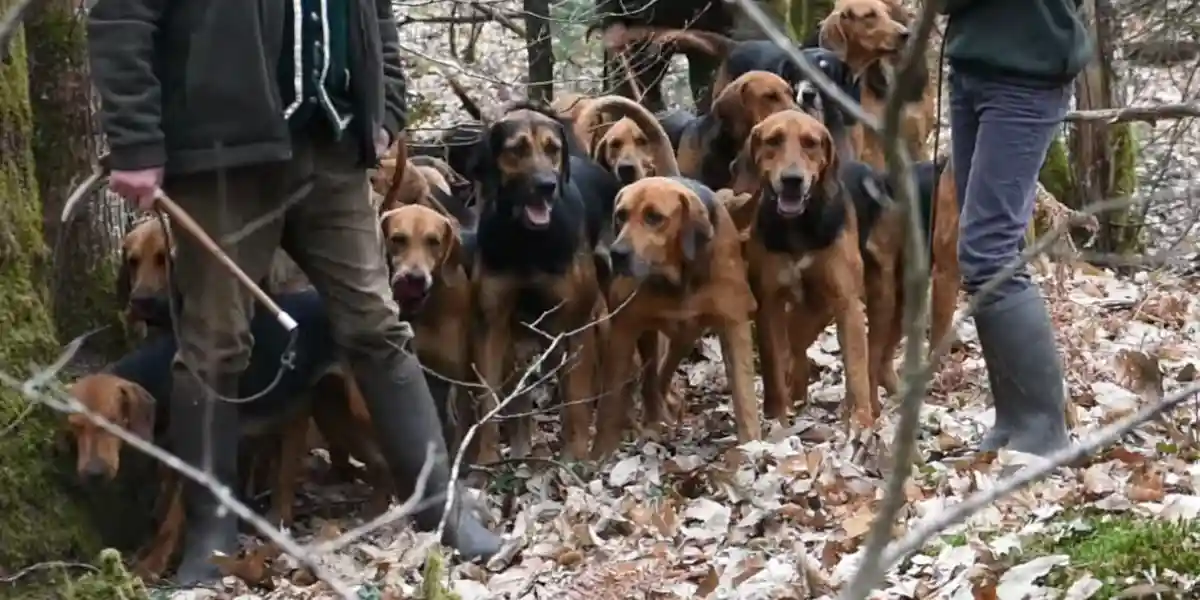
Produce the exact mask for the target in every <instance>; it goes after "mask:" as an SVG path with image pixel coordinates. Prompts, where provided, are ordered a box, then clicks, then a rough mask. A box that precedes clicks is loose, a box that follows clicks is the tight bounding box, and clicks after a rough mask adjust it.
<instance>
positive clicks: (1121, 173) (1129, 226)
mask: <svg viewBox="0 0 1200 600" xmlns="http://www.w3.org/2000/svg"><path fill="white" fill-rule="evenodd" d="M1109 131H1110V133H1109V136H1110V137H1109V140H1110V142H1111V144H1112V148H1113V181H1112V191H1111V193H1110V194H1108V196H1110V197H1113V198H1124V197H1127V196H1132V195H1133V194H1134V193H1135V192H1137V184H1138V178H1137V160H1138V143H1137V136H1136V135H1135V133H1134V130H1133V124H1132V123H1121V124H1118V125H1114V126H1113V127H1112V128H1111V129H1110V130H1109ZM1142 214H1143V213H1142V211H1141V210H1140V208H1139V207H1136V206H1134V207H1129V208H1127V209H1125V210H1118V211H1110V212H1107V213H1105V215H1104V216H1103V217H1102V218H1103V229H1102V231H1101V235H1100V242H1101V248H1102V249H1103V250H1105V251H1108V252H1113V253H1116V254H1122V255H1132V254H1138V253H1140V252H1142V251H1143V250H1145V247H1146V239H1145V227H1144V223H1143V222H1142Z"/></svg>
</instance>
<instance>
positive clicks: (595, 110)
mask: <svg viewBox="0 0 1200 600" xmlns="http://www.w3.org/2000/svg"><path fill="white" fill-rule="evenodd" d="M610 114H611V115H613V116H615V117H617V118H628V119H629V120H631V121H633V122H634V123H635V124H637V126H638V127H639V128H640V129H641V130H642V132H644V133H645V134H646V135H647V136H649V137H650V145H651V146H652V147H653V148H654V165H655V167H656V168H657V169H658V171H659V172H658V175H660V176H663V177H677V176H679V162H678V161H676V160H675V151H674V150H673V149H672V148H671V138H670V137H668V136H667V132H666V130H665V129H663V126H662V124H661V123H659V122H658V119H655V118H654V115H653V114H652V113H651V112H650V111H649V109H647V108H646V107H644V106H642V105H640V104H638V103H636V102H634V101H633V100H630V99H629V98H626V97H624V96H601V97H599V98H596V99H595V100H594V101H592V102H590V103H588V105H587V107H585V108H584V109H583V111H582V112H580V113H579V118H578V119H576V120H575V123H574V128H575V137H576V139H579V140H580V141H584V142H587V141H590V140H591V139H592V135H593V133H592V132H593V131H595V129H596V128H597V127H599V126H600V124H601V123H602V122H603V121H602V119H603V118H604V117H605V115H610ZM587 146H588V147H591V144H590V143H588V144H587Z"/></svg>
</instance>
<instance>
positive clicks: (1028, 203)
mask: <svg viewBox="0 0 1200 600" xmlns="http://www.w3.org/2000/svg"><path fill="white" fill-rule="evenodd" d="M1070 97H1071V91H1070V85H1063V86H1061V87H1050V88H1048V87H1046V86H1045V84H1041V83H1039V82H1027V81H1023V80H1020V79H1013V78H1004V79H1001V78H992V77H986V78H985V77H980V76H976V75H972V74H969V73H962V72H953V71H952V72H951V73H950V130H951V134H950V135H951V146H952V148H951V156H952V160H953V165H954V182H955V184H956V186H957V188H958V207H959V214H960V219H959V230H958V260H959V266H960V268H961V270H962V277H963V286H964V287H965V288H966V290H967V292H968V293H970V294H972V295H973V294H975V293H976V292H977V291H978V290H979V288H981V287H982V286H983V285H984V284H986V283H987V282H988V281H990V280H992V279H993V278H995V276H996V275H997V274H999V273H1000V272H1001V271H1003V270H1005V268H1007V267H1008V266H1009V265H1011V264H1012V263H1013V262H1014V261H1015V260H1017V257H1018V256H1019V255H1020V253H1021V250H1022V248H1023V247H1024V240H1025V231H1026V228H1027V227H1028V226H1029V220H1030V219H1031V218H1032V217H1033V209H1034V201H1035V199H1036V194H1037V180H1038V171H1039V170H1041V167H1042V162H1043V161H1045V159H1046V151H1047V150H1048V149H1049V148H1050V142H1051V141H1053V139H1054V134H1055V131H1056V130H1057V128H1058V126H1059V124H1060V123H1061V122H1062V119H1063V117H1064V116H1065V115H1066V112H1067V106H1068V102H1069V101H1070ZM1030 285H1031V283H1030V281H1029V273H1028V271H1026V269H1024V268H1022V269H1020V270H1018V271H1017V272H1016V273H1015V274H1014V275H1013V276H1012V277H1011V278H1008V279H1007V280H1006V281H1005V282H1004V283H1003V284H1001V285H1000V286H999V287H998V288H996V291H995V292H993V293H992V294H991V295H990V296H989V297H988V298H987V299H984V300H983V304H990V303H992V302H995V301H998V300H1000V299H1002V298H1004V297H1006V296H1009V295H1011V294H1014V293H1017V292H1020V291H1022V290H1024V289H1025V288H1027V287H1029V286H1030Z"/></svg>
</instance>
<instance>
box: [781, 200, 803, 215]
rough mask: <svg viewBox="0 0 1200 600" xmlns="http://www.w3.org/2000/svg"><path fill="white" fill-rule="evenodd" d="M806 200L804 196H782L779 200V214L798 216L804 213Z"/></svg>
mask: <svg viewBox="0 0 1200 600" xmlns="http://www.w3.org/2000/svg"><path fill="white" fill-rule="evenodd" d="M805 200H806V198H805V197H804V196H780V197H779V199H778V200H777V203H778V205H779V212H781V213H783V214H785V215H798V214H800V213H802V212H804V205H805Z"/></svg>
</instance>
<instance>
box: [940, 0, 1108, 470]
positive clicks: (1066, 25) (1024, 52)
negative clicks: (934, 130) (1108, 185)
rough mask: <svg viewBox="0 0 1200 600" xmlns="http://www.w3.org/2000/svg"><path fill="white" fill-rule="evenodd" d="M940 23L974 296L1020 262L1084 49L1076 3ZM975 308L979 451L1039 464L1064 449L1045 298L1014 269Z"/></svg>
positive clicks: (994, 5)
mask: <svg viewBox="0 0 1200 600" xmlns="http://www.w3.org/2000/svg"><path fill="white" fill-rule="evenodd" d="M942 12H943V13H944V14H946V15H948V16H949V21H948V24H947V28H946V34H945V56H946V58H947V60H948V62H949V64H950V129H951V138H952V141H951V144H952V148H951V162H952V164H953V169H954V176H955V183H956V185H957V187H958V202H959V210H960V211H961V219H960V229H959V239H958V256H959V261H960V264H961V268H962V274H963V285H964V287H965V288H966V290H967V293H969V294H972V295H978V294H980V293H982V292H981V288H983V286H984V285H985V284H987V283H988V282H989V281H990V280H992V279H994V278H996V277H997V276H998V275H999V274H1000V272H1001V271H1003V270H1005V269H1006V268H1008V267H1009V266H1010V265H1011V264H1012V263H1013V262H1014V261H1016V260H1018V256H1019V254H1020V252H1021V249H1022V247H1023V240H1024V237H1025V231H1026V228H1027V227H1028V225H1029V220H1030V219H1031V218H1032V216H1033V209H1034V202H1035V195H1036V190H1037V180H1038V172H1039V170H1040V169H1041V166H1042V162H1043V161H1044V160H1045V158H1046V152H1047V150H1048V149H1049V147H1050V143H1051V141H1052V140H1053V139H1054V136H1055V132H1056V130H1057V128H1058V127H1059V124H1060V123H1061V122H1062V119H1063V117H1064V116H1065V115H1066V112H1067V108H1068V103H1069V102H1070V97H1071V87H1072V82H1073V81H1074V79H1075V77H1076V76H1077V75H1078V74H1079V73H1080V72H1081V71H1082V70H1083V68H1084V67H1085V66H1086V65H1087V63H1088V61H1089V60H1091V57H1092V44H1091V40H1090V39H1089V33H1088V28H1087V27H1086V26H1085V25H1084V23H1083V22H1082V20H1081V18H1080V15H1079V2H1078V0H946V2H945V4H944V6H943V9H942ZM998 23H1003V24H1004V26H1003V27H997V24H998ZM979 300H980V304H979V308H978V310H977V311H976V312H975V315H974V319H975V327H976V329H977V330H978V332H979V344H980V346H982V349H983V357H984V361H985V363H986V365H987V371H988V381H989V384H990V387H991V392H992V397H993V401H994V402H995V409H996V424H995V427H994V428H993V429H992V430H991V431H990V432H988V433H987V434H986V435H985V436H984V438H983V440H982V442H981V450H985V451H991V450H997V449H999V448H1001V447H1008V448H1009V449H1012V450H1017V451H1021V452H1028V453H1032V454H1037V455H1042V456H1045V455H1048V454H1051V453H1053V452H1055V451H1056V450H1059V449H1061V448H1063V447H1065V446H1067V445H1068V444H1069V443H1070V439H1069V437H1068V434H1067V425H1066V420H1065V414H1064V410H1065V399H1064V396H1065V392H1064V381H1063V368H1062V361H1061V359H1060V357H1059V354H1058V348H1057V345H1056V343H1055V340H1054V330H1053V327H1052V324H1051V321H1050V317H1049V314H1048V312H1047V309H1046V302H1045V300H1044V299H1043V298H1042V295H1041V291H1040V290H1039V289H1038V287H1037V286H1036V285H1035V284H1033V283H1032V282H1031V281H1030V278H1029V274H1028V272H1027V271H1026V270H1025V269H1024V268H1022V269H1020V270H1018V271H1017V273H1016V274H1015V275H1013V276H1012V277H1008V278H1006V279H1005V280H1004V281H1003V282H1001V283H1000V285H999V287H997V288H995V291H993V292H991V293H990V294H988V295H987V296H986V297H984V298H980V299H979Z"/></svg>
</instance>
